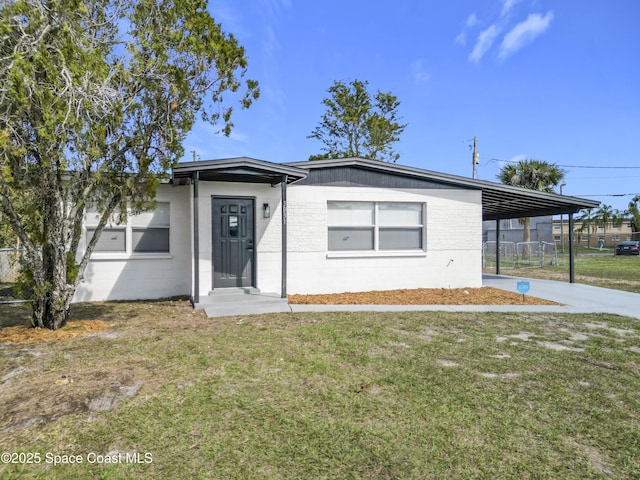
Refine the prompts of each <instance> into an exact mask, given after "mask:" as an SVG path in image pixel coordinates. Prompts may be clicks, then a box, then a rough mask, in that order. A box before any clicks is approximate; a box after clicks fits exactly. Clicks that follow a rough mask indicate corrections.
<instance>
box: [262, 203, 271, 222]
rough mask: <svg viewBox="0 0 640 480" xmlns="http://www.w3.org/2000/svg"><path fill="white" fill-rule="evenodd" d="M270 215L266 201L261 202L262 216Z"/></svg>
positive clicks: (267, 216)
mask: <svg viewBox="0 0 640 480" xmlns="http://www.w3.org/2000/svg"><path fill="white" fill-rule="evenodd" d="M270 216H271V207H270V206H269V204H268V203H263V204H262V217H263V218H269V217H270Z"/></svg>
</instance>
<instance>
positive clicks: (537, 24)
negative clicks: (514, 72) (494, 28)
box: [498, 11, 553, 60]
mask: <svg viewBox="0 0 640 480" xmlns="http://www.w3.org/2000/svg"><path fill="white" fill-rule="evenodd" d="M551 20H553V12H551V11H549V12H547V14H546V15H544V16H543V15H541V14H539V13H532V14H530V15H529V16H528V17H527V19H526V20H525V21H524V22H520V23H518V24H517V25H516V26H515V27H513V28H512V29H511V30H510V31H509V33H507V34H506V35H505V36H504V39H503V40H502V44H501V45H500V51H499V53H498V58H500V59H502V60H503V59H505V58H507V57H508V56H510V55H513V54H514V53H515V52H517V51H518V50H520V49H521V48H522V47H524V46H525V45H527V44H529V43H531V42H533V40H535V38H536V37H538V36H539V35H541V34H543V33H544V32H545V31H546V30H547V29H548V28H549V25H550V24H551Z"/></svg>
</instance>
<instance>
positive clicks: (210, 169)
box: [171, 157, 308, 185]
mask: <svg viewBox="0 0 640 480" xmlns="http://www.w3.org/2000/svg"><path fill="white" fill-rule="evenodd" d="M196 173H197V174H198V177H199V179H200V180H202V181H205V182H206V181H208V182H243V183H269V184H271V185H278V184H279V183H281V182H282V181H283V178H285V179H286V182H287V183H292V182H295V181H297V180H301V179H303V178H305V177H306V176H307V173H308V171H307V170H306V169H303V168H298V167H293V166H289V165H283V164H279V163H272V162H265V161H263V160H256V159H254V158H247V157H238V158H227V159H223V160H206V161H203V162H186V163H179V164H178V165H176V166H175V167H174V168H173V172H172V175H171V180H172V182H173V184H174V185H185V184H187V183H189V182H190V181H191V178H193V176H194V174H196Z"/></svg>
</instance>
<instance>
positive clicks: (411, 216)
mask: <svg viewBox="0 0 640 480" xmlns="http://www.w3.org/2000/svg"><path fill="white" fill-rule="evenodd" d="M424 212H425V208H424V204H422V203H410V202H342V201H329V202H327V225H328V247H329V251H333V252H340V251H373V252H375V251H394V250H395V251H407V250H411V251H417V250H424V245H425V241H424V238H425V233H424V230H425V229H424Z"/></svg>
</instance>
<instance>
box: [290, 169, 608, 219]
mask: <svg viewBox="0 0 640 480" xmlns="http://www.w3.org/2000/svg"><path fill="white" fill-rule="evenodd" d="M285 165H290V166H295V167H299V168H305V169H309V170H313V169H315V168H335V167H348V166H359V167H362V168H369V169H374V170H379V171H384V172H389V173H395V174H401V175H407V176H412V177H417V178H428V179H430V180H435V181H440V182H442V183H446V184H449V185H453V186H459V187H463V188H469V189H476V190H494V191H497V190H499V191H503V192H510V193H514V194H519V195H525V196H527V197H530V198H535V197H538V198H544V199H550V198H553V199H554V200H555V201H557V202H558V203H561V204H566V205H572V206H575V208H576V211H578V210H581V209H583V208H597V207H598V205H600V202H598V201H597V200H588V199H586V198H581V197H573V196H569V195H559V194H557V193H548V192H541V191H538V190H530V189H527V188H522V187H514V186H512V185H505V184H503V183H497V182H490V181H488V180H477V179H473V178H467V177H461V176H459V175H452V174H448V173H440V172H435V171H432V170H425V169H422V168H416V167H408V166H405V165H398V164H395V163H387V162H381V161H378V160H368V159H364V158H342V159H324V160H307V161H304V162H293V163H286V164H285Z"/></svg>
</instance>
